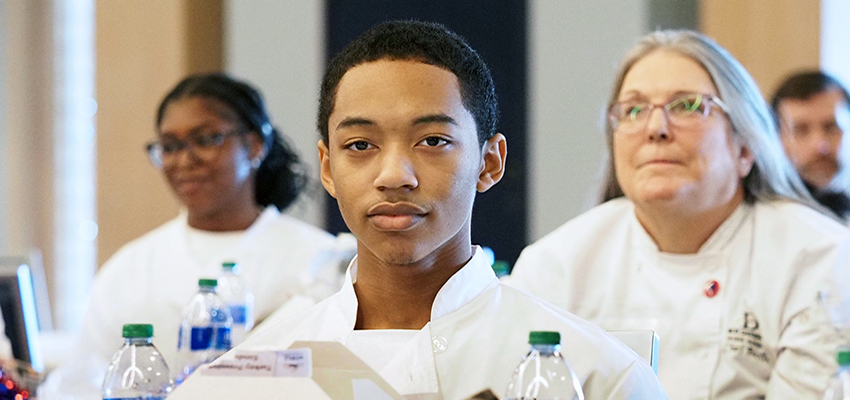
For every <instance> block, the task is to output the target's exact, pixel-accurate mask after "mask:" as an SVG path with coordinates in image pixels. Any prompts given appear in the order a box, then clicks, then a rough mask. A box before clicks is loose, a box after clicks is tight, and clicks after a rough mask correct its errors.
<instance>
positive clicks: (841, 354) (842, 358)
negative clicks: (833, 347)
mask: <svg viewBox="0 0 850 400" xmlns="http://www.w3.org/2000/svg"><path fill="white" fill-rule="evenodd" d="M835 361H838V365H840V366H842V367H843V366H846V365H850V349H843V350H839V351H838V353H837V354H836V355H835Z"/></svg>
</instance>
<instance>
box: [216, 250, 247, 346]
mask: <svg viewBox="0 0 850 400" xmlns="http://www.w3.org/2000/svg"><path fill="white" fill-rule="evenodd" d="M221 266H222V270H221V275H219V276H218V287H217V288H216V292H217V293H218V296H219V297H221V300H222V301H224V303H225V304H227V308H228V310H230V317H231V318H233V325H231V326H230V339H231V341H232V342H233V345H234V346H236V345H237V344H239V343H242V341H243V340H245V336H246V335H247V333H248V332H249V331H251V328H253V327H254V294H253V293H251V289H250V288H249V287H248V286H247V285H246V284H245V282H244V281H243V280H242V278H241V277H240V276H239V272H240V271H239V266H238V265H237V264H236V263H233V262H226V263H223V264H222V265H221Z"/></svg>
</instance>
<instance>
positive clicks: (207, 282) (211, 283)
mask: <svg viewBox="0 0 850 400" xmlns="http://www.w3.org/2000/svg"><path fill="white" fill-rule="evenodd" d="M198 286H200V287H208V288H214V287H216V286H218V281H217V280H215V279H204V278H201V279H198Z"/></svg>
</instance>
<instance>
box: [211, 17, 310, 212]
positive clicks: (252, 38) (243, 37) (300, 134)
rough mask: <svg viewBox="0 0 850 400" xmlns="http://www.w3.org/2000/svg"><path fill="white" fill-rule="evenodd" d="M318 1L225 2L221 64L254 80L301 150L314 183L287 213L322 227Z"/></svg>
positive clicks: (274, 116)
mask: <svg viewBox="0 0 850 400" xmlns="http://www.w3.org/2000/svg"><path fill="white" fill-rule="evenodd" d="M323 4H324V2H323V1H301V0H285V1H281V0H227V1H225V9H224V13H225V17H224V19H225V27H224V36H225V39H224V46H225V48H224V58H225V62H224V65H225V67H226V69H227V70H228V71H229V72H231V73H233V74H234V75H236V76H237V77H241V78H243V79H246V80H248V81H250V82H252V83H253V84H255V85H256V86H257V87H258V88H259V89H260V90H261V91H262V93H263V96H264V97H265V99H266V102H267V104H266V107H267V108H268V111H269V113H270V114H271V117H272V123H273V124H274V125H275V126H277V127H278V128H280V129H281V131H283V132H284V134H285V135H286V136H287V137H288V138H289V139H290V140H291V142H292V143H293V144H294V145H295V147H296V148H297V150H298V152H299V153H300V154H301V157H302V160H303V162H304V165H305V166H307V167H309V169H310V172H311V176H312V177H313V178H314V179H313V182H314V183H315V185H316V186H315V187H314V195H313V196H312V197H306V196H303V197H302V198H301V201H300V203H298V204H297V205H295V206H294V207H291V208H290V210H289V213H290V214H294V215H296V216H298V217H299V218H302V219H304V220H306V221H309V222H312V223H313V224H316V225H319V226H322V225H323V217H324V214H323V210H324V208H323V207H322V204H323V203H322V201H321V200H322V199H323V197H322V196H321V195H322V194H323V192H324V189H323V188H321V184H320V183H319V181H318V171H319V157H318V153H317V150H316V143H317V142H318V140H319V134H318V132H317V131H316V124H315V119H316V109H317V106H318V101H319V100H318V99H319V86H320V85H321V80H322V73H323V72H324V59H325V57H324V51H325V50H324V48H325V46H324V26H323V25H324V9H323Z"/></svg>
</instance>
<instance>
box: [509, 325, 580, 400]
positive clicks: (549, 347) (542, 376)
mask: <svg viewBox="0 0 850 400" xmlns="http://www.w3.org/2000/svg"><path fill="white" fill-rule="evenodd" d="M528 343H529V344H530V345H531V351H529V352H528V354H527V355H526V356H525V358H523V359H522V362H520V363H519V365H518V366H517V367H516V370H514V375H513V378H511V381H510V383H509V384H508V389H507V391H506V392H505V400H532V399H533V400H584V393H583V392H582V390H581V382H579V380H578V377H577V376H576V374H575V372H574V371H573V369H572V368H570V365H569V364H568V363H567V362H566V360H564V357H563V356H561V334H560V333H558V332H547V331H533V332H531V333H529V334H528Z"/></svg>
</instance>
